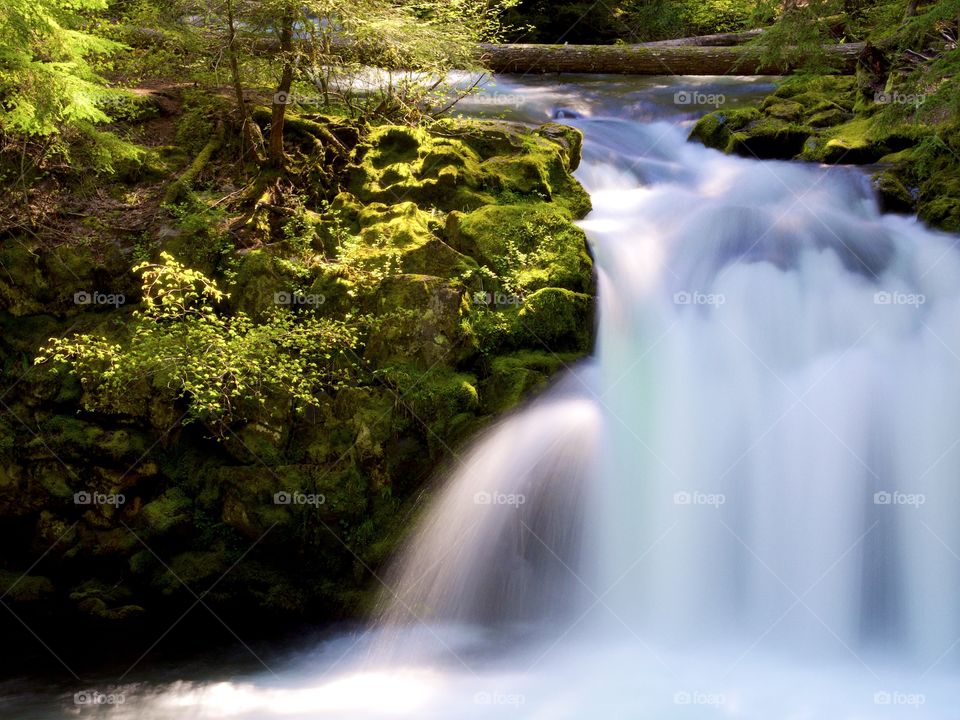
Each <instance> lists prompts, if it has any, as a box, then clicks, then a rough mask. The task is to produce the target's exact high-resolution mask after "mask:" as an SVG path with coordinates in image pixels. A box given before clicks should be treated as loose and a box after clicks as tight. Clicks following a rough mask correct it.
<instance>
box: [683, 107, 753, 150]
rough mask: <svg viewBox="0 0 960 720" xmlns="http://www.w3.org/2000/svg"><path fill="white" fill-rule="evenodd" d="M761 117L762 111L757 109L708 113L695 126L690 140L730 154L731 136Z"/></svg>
mask: <svg viewBox="0 0 960 720" xmlns="http://www.w3.org/2000/svg"><path fill="white" fill-rule="evenodd" d="M760 117H761V114H760V111H759V110H757V109H756V108H739V109H736V110H723V111H719V110H718V111H717V112H712V113H707V114H706V115H704V116H703V117H702V118H700V119H699V120H698V121H697V123H696V125H694V126H693V130H691V131H690V137H689V139H690V140H696V141H698V142H701V143H703V144H704V145H706V146H707V147H709V148H713V149H714V150H721V151H723V152H729V145H730V138H731V135H732V134H733V133H735V132H737V131H739V130H742V129H743V128H744V127H746V126H747V125H748V124H749V123H751V122H754V121H756V120H758V119H759V118H760Z"/></svg>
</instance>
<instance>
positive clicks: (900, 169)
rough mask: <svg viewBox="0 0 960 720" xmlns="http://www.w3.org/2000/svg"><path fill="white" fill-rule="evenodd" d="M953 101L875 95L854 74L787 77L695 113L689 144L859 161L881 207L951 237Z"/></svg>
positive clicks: (955, 206)
mask: <svg viewBox="0 0 960 720" xmlns="http://www.w3.org/2000/svg"><path fill="white" fill-rule="evenodd" d="M943 94H947V93H946V91H945V92H944V93H943ZM953 100H954V99H953V98H952V97H949V98H940V97H939V96H938V95H936V94H934V95H930V96H929V97H928V96H926V95H923V94H922V93H921V92H919V91H917V90H915V89H912V88H899V89H894V88H892V87H891V88H887V89H885V90H882V91H878V90H877V89H876V85H875V84H874V83H872V82H871V81H870V78H868V77H865V75H864V74H863V73H861V74H859V75H858V76H857V77H834V76H797V77H793V78H788V79H786V80H784V81H782V82H781V84H780V86H779V87H778V88H777V90H776V91H775V92H774V93H773V94H772V95H770V96H769V97H767V98H766V99H764V100H763V101H762V102H761V103H759V104H758V105H757V106H755V107H748V108H738V109H735V110H717V111H716V112H712V113H710V114H708V115H705V116H703V117H702V118H701V119H700V120H699V121H698V122H697V124H696V125H695V126H694V128H693V130H692V132H691V133H690V139H691V140H694V141H698V142H701V143H703V144H704V145H706V146H707V147H711V148H714V149H717V150H721V151H723V152H726V153H732V154H736V155H741V156H744V157H756V158H760V159H783V160H804V161H809V162H817V163H825V164H855V165H869V166H870V167H871V174H872V179H873V184H874V187H875V188H876V190H877V195H878V198H879V202H880V207H881V208H882V209H883V210H885V211H889V212H898V213H908V214H912V213H916V214H917V215H918V216H919V217H920V219H921V220H923V221H925V222H926V223H928V224H929V225H931V226H933V227H936V228H940V229H943V230H948V231H953V232H956V231H960V125H958V124H957V120H956V115H955V114H953V113H949V112H946V110H945V107H944V104H943V103H944V102H953Z"/></svg>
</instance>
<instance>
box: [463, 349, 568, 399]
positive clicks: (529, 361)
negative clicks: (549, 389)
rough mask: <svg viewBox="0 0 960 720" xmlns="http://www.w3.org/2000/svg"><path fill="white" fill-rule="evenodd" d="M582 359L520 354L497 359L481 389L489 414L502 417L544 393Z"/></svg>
mask: <svg viewBox="0 0 960 720" xmlns="http://www.w3.org/2000/svg"><path fill="white" fill-rule="evenodd" d="M580 357H582V354H581V353H552V352H548V351H545V350H521V351H519V352H514V353H509V354H506V355H501V356H499V357H495V358H494V359H493V361H492V362H491V368H490V376H489V378H488V379H487V380H486V381H485V382H484V383H483V384H482V386H481V397H482V398H483V407H484V410H485V411H486V412H491V413H500V412H505V411H507V410H510V409H512V408H515V407H517V405H519V404H520V403H521V402H522V401H523V400H524V399H526V398H529V397H531V396H533V395H534V394H536V393H537V392H538V391H540V390H541V389H543V388H544V387H545V386H546V385H547V382H548V381H549V379H550V378H551V377H552V376H553V375H555V374H556V373H557V372H559V371H560V370H562V369H564V368H566V367H569V366H570V365H571V364H572V363H574V362H576V360H577V359H578V358H580Z"/></svg>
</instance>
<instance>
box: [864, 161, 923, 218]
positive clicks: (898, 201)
mask: <svg viewBox="0 0 960 720" xmlns="http://www.w3.org/2000/svg"><path fill="white" fill-rule="evenodd" d="M871 180H872V184H873V188H874V190H875V191H876V193H877V198H878V201H879V204H880V210H881V212H893V213H913V212H914V210H915V207H916V197H914V195H913V193H911V192H910V190H908V189H907V187H906V185H904V183H903V181H902V180H901V179H900V177H899V176H898V175H897V173H896V172H895V171H894V170H881V171H880V172H878V173H876V174H875V175H873V177H872V179H871Z"/></svg>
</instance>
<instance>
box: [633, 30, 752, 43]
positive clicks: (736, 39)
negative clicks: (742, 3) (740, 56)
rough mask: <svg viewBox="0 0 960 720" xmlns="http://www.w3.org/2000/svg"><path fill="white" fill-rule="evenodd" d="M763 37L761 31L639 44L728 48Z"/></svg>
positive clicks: (698, 36)
mask: <svg viewBox="0 0 960 720" xmlns="http://www.w3.org/2000/svg"><path fill="white" fill-rule="evenodd" d="M761 35H763V30H745V31H744V32H735V33H717V34H715V35H696V36H694V37H685V38H676V39H674V40H654V41H652V42H645V43H640V45H642V46H643V47H683V46H687V47H728V46H730V45H743V43H745V42H749V41H750V40H756V39H757V38H758V37H760V36H761Z"/></svg>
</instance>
